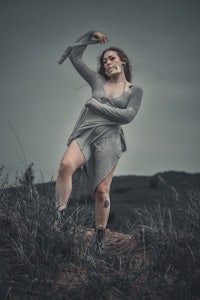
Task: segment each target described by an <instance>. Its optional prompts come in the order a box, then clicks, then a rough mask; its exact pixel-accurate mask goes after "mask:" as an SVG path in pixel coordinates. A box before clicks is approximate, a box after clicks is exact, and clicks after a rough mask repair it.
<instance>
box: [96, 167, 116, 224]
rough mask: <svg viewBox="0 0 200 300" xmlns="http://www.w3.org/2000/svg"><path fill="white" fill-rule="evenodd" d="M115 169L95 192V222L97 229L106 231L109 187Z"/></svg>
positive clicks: (108, 210)
mask: <svg viewBox="0 0 200 300" xmlns="http://www.w3.org/2000/svg"><path fill="white" fill-rule="evenodd" d="M114 170H115V167H114V168H113V170H112V171H111V172H110V173H109V174H108V176H107V177H106V178H105V179H104V180H103V181H102V182H101V183H100V184H99V185H98V186H97V188H96V191H95V221H96V228H97V229H106V226H107V223H108V217H109V214H110V196H109V192H110V185H111V182H112V178H113V173H114Z"/></svg>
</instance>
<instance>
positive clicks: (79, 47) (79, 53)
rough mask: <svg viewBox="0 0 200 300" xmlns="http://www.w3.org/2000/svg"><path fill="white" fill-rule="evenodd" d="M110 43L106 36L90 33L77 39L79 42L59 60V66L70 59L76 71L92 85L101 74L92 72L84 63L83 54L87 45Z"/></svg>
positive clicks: (69, 48)
mask: <svg viewBox="0 0 200 300" xmlns="http://www.w3.org/2000/svg"><path fill="white" fill-rule="evenodd" d="M106 42H108V38H107V36H106V35H105V34H103V33H102V32H99V31H90V32H88V33H86V34H84V35H82V36H81V37H79V38H78V39H77V41H76V42H75V43H74V44H73V45H72V46H69V47H68V48H67V49H66V50H65V52H64V54H63V55H62V57H61V59H60V60H59V62H58V63H59V64H61V63H63V61H64V60H65V59H66V58H67V57H69V59H70V61H71V62H72V64H73V65H74V67H75V69H76V70H77V71H78V72H79V74H80V75H81V76H82V77H83V78H84V79H85V80H86V81H87V82H88V83H89V84H90V85H92V84H93V82H94V81H95V80H96V79H97V77H98V76H99V74H98V73H97V72H95V71H93V70H91V69H90V68H89V67H88V65H87V64H86V63H85V62H84V61H83V58H82V57H83V53H84V51H85V49H86V47H87V45H91V44H97V43H106Z"/></svg>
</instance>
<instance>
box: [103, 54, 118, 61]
mask: <svg viewBox="0 0 200 300" xmlns="http://www.w3.org/2000/svg"><path fill="white" fill-rule="evenodd" d="M113 56H115V55H114V54H111V55H109V56H108V57H104V59H103V60H106V59H108V58H112V57H113Z"/></svg>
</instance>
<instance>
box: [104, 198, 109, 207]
mask: <svg viewBox="0 0 200 300" xmlns="http://www.w3.org/2000/svg"><path fill="white" fill-rule="evenodd" d="M109 205H110V204H109V200H104V207H105V208H107V207H108V206H109Z"/></svg>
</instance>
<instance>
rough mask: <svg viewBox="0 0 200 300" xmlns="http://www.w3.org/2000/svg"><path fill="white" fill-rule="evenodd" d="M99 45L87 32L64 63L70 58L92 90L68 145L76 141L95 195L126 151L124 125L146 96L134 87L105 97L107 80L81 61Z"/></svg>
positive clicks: (91, 190)
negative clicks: (116, 94)
mask: <svg viewBox="0 0 200 300" xmlns="http://www.w3.org/2000/svg"><path fill="white" fill-rule="evenodd" d="M97 42H98V41H97V40H96V39H94V38H93V37H92V32H88V33H86V34H85V35H83V36H81V37H80V38H79V39H78V40H77V41H76V43H75V44H74V45H72V46H70V47H68V48H67V50H66V51H65V53H64V55H63V57H64V59H65V58H67V57H68V56H69V58H70V60H71V62H72V64H73V65H74V67H75V68H76V70H77V71H78V72H79V74H80V75H81V76H82V77H83V78H84V79H85V80H86V82H87V83H88V84H89V85H90V87H91V92H92V95H91V98H90V99H89V100H87V107H86V106H84V107H83V109H82V111H81V113H80V116H79V118H78V120H77V122H76V124H75V127H74V129H73V131H72V133H71V135H70V137H69V139H68V142H67V145H68V146H69V145H70V143H71V142H72V140H74V139H76V141H77V143H78V145H79V147H80V150H81V151H82V153H83V155H84V158H85V166H84V168H83V170H84V173H85V174H86V178H87V181H88V187H89V189H88V190H89V191H90V192H92V193H94V191H95V189H96V187H97V186H98V184H99V183H100V182H102V180H103V179H104V178H106V176H107V175H108V174H109V173H110V172H111V170H112V169H113V167H114V166H115V165H116V164H117V162H118V160H119V158H120V157H121V155H122V153H123V152H124V151H126V142H125V138H124V133H123V130H122V127H121V125H123V124H127V123H129V122H131V121H132V120H133V119H134V117H135V115H136V114H137V112H138V109H139V107H140V104H141V99H142V95H143V91H142V89H141V87H139V86H136V85H135V84H131V85H130V86H129V90H128V91H125V92H123V94H122V95H121V96H120V97H118V98H108V97H107V96H106V93H105V90H104V85H105V83H106V79H105V78H104V77H102V76H101V75H100V74H99V73H97V72H95V71H93V70H91V69H90V68H89V67H88V66H87V64H85V62H84V61H83V59H82V56H83V53H84V51H85V49H86V47H87V45H89V44H95V43H97ZM64 59H61V61H60V62H59V63H62V62H63V60H64Z"/></svg>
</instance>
